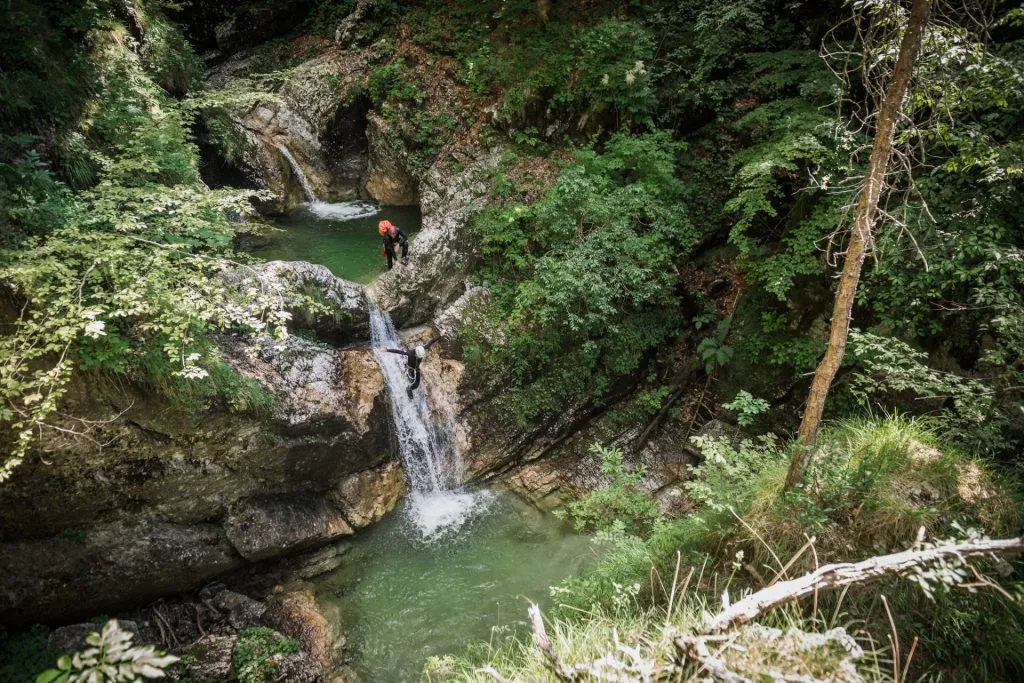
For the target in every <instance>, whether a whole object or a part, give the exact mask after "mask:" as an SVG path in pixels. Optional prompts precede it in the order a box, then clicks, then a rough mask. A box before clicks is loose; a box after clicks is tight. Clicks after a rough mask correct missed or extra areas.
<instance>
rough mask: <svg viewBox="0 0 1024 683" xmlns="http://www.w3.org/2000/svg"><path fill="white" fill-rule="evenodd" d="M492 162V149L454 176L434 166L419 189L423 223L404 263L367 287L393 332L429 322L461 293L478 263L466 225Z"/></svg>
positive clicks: (479, 203)
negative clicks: (388, 316) (390, 321)
mask: <svg viewBox="0 0 1024 683" xmlns="http://www.w3.org/2000/svg"><path fill="white" fill-rule="evenodd" d="M498 159H499V155H498V152H497V150H495V151H492V152H490V153H487V154H483V155H482V156H481V157H479V158H477V159H476V160H475V161H473V162H472V163H471V164H469V165H468V166H467V167H466V168H465V169H463V170H462V171H460V172H458V173H457V174H455V175H452V174H451V172H450V171H449V170H448V168H447V165H446V164H443V163H441V164H435V165H434V166H433V167H432V168H431V170H430V172H429V173H428V174H427V178H426V179H425V180H424V181H423V183H422V184H421V186H420V209H421V211H422V217H423V222H422V224H421V227H420V231H419V233H417V235H416V237H415V238H413V240H412V243H411V245H410V250H409V255H410V259H409V263H408V265H406V266H403V267H402V268H394V269H392V270H390V271H388V272H386V273H384V274H383V275H381V276H380V277H379V278H377V281H376V282H375V283H374V285H373V290H374V295H375V296H376V298H377V302H378V303H379V304H380V306H381V308H383V309H385V310H387V311H388V312H390V314H391V317H392V319H393V320H394V321H395V325H397V326H398V327H410V326H413V325H419V324H423V323H426V322H429V321H431V320H432V319H433V318H434V317H435V316H437V315H440V314H441V313H442V312H443V311H444V310H445V309H446V308H447V307H448V305H449V304H451V303H452V302H454V301H455V300H456V299H458V298H459V297H461V296H462V295H463V294H464V293H465V292H466V290H467V285H466V277H467V276H468V275H469V273H470V271H471V269H472V268H473V266H474V265H475V264H476V262H477V259H478V258H479V247H478V244H477V243H478V240H477V239H476V238H475V236H474V235H473V234H472V226H471V225H470V220H471V217H472V215H473V213H474V212H475V211H476V210H477V209H478V208H480V206H482V203H483V201H484V195H485V187H484V179H485V177H486V175H487V173H488V172H489V171H490V170H491V169H493V168H494V167H495V166H496V165H497V163H498Z"/></svg>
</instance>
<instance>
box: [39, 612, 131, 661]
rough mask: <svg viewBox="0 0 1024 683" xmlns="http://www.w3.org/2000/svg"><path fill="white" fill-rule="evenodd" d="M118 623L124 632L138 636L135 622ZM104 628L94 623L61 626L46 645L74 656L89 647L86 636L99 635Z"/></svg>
mask: <svg viewBox="0 0 1024 683" xmlns="http://www.w3.org/2000/svg"><path fill="white" fill-rule="evenodd" d="M118 623H119V624H120V625H121V629H122V630H124V631H128V632H130V633H134V634H135V635H136V636H138V634H139V626H138V624H136V623H135V622H134V621H129V620H127V619H119V620H118ZM102 628H103V625H102V624H95V623H92V622H89V623H86V624H70V625H68V626H61V627H59V628H55V629H54V630H53V633H51V634H50V637H49V638H47V640H46V643H47V645H49V646H50V649H51V650H54V651H56V652H60V653H61V654H65V655H73V654H74V653H76V652H78V651H79V650H84V649H85V648H86V647H88V644H87V643H86V642H85V638H86V636H88V635H89V634H90V633H99V632H100V630H101V629H102ZM137 644H139V643H137Z"/></svg>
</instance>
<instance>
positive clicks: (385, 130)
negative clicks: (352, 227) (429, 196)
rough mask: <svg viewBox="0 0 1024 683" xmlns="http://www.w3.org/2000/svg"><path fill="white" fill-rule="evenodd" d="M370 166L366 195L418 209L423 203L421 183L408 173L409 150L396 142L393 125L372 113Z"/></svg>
mask: <svg viewBox="0 0 1024 683" xmlns="http://www.w3.org/2000/svg"><path fill="white" fill-rule="evenodd" d="M366 137H367V141H368V143H369V150H370V153H369V167H368V169H367V180H366V192H367V193H368V194H369V195H370V196H371V197H373V198H374V199H376V200H377V201H378V202H380V203H381V204H390V205H392V206H415V205H417V204H418V203H419V181H417V180H416V178H414V177H413V176H412V174H410V173H409V171H408V158H407V153H406V150H405V147H404V146H403V145H402V143H401V142H396V141H395V139H396V138H397V133H395V132H394V131H392V130H391V124H389V123H388V122H387V121H385V120H384V119H383V118H381V117H380V116H377V115H376V114H371V115H370V117H369V119H368V121H367V127H366Z"/></svg>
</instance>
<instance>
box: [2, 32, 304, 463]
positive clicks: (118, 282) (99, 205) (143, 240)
mask: <svg viewBox="0 0 1024 683" xmlns="http://www.w3.org/2000/svg"><path fill="white" fill-rule="evenodd" d="M168 30H170V29H168ZM124 31H125V29H123V28H121V27H118V26H113V27H112V28H110V30H109V31H108V32H106V33H103V32H100V33H97V34H96V35H95V36H94V38H93V43H92V49H93V52H92V53H89V55H88V56H86V55H85V54H84V53H83V54H82V59H86V60H88V59H92V60H94V62H93V63H92V68H93V69H94V70H95V72H96V73H98V74H100V75H102V77H103V79H104V83H105V87H104V89H103V90H102V91H101V92H98V93H97V94H96V95H95V99H94V101H93V105H92V108H91V109H90V114H89V116H88V117H85V118H83V119H82V120H81V121H79V122H77V124H76V125H77V128H76V130H78V131H81V134H83V135H84V137H85V139H87V140H88V141H89V144H88V147H87V148H86V151H87V154H88V158H89V160H90V163H91V164H93V166H94V167H95V168H96V170H97V174H96V179H95V184H93V185H92V186H91V187H89V188H88V189H85V190H81V191H79V192H77V193H75V192H72V191H71V190H70V189H69V188H68V187H66V186H65V185H64V184H62V183H61V182H59V181H58V180H57V179H56V178H55V177H54V176H53V175H52V174H51V172H50V169H49V168H48V166H47V164H46V163H45V162H43V160H42V159H41V157H40V156H39V155H38V154H37V153H36V151H35V150H34V149H32V148H30V147H28V145H29V144H31V143H32V142H33V139H32V138H25V137H15V138H11V139H10V140H9V141H7V145H8V147H7V149H9V150H11V151H13V152H14V153H16V154H20V157H18V158H15V160H13V161H10V162H6V161H2V160H0V196H2V197H3V198H4V199H5V200H6V201H5V203H4V204H5V205H4V209H3V210H2V211H0V220H2V221H3V222H4V224H5V228H10V229H9V230H6V229H5V239H4V242H3V247H4V249H3V250H2V251H0V279H2V280H3V281H4V282H5V283H6V284H7V296H8V297H9V298H10V301H11V302H12V303H13V304H14V309H13V310H15V311H19V314H16V316H17V317H16V320H14V321H12V322H14V323H15V324H14V325H12V326H11V327H10V328H8V331H7V334H5V335H4V336H3V337H0V355H2V356H3V357H4V358H5V363H4V365H3V367H2V368H0V401H2V402H0V425H2V426H3V428H4V430H5V431H6V432H8V433H9V434H10V437H9V438H10V443H11V444H12V446H11V448H10V450H9V451H8V453H7V459H6V460H5V463H4V465H3V469H2V472H0V479H3V478H6V477H7V476H8V475H9V472H10V468H12V467H14V466H16V465H17V464H18V462H20V460H21V458H22V457H23V455H24V453H25V452H26V451H27V449H28V448H29V446H30V445H31V443H32V440H33V438H34V437H35V435H36V434H38V433H39V431H41V430H44V429H46V428H47V424H48V423H47V420H48V419H49V417H50V416H51V415H52V414H53V413H54V411H55V410H56V409H57V406H58V403H59V401H60V399H61V397H62V396H63V394H64V392H65V391H66V388H67V383H68V382H69V380H70V378H71V376H72V374H73V373H74V372H75V371H77V370H78V369H82V368H98V369H103V370H107V371H112V372H116V373H127V374H134V375H135V376H136V377H138V375H139V374H140V371H142V370H143V368H144V367H145V366H147V365H149V366H151V367H152V366H153V364H152V362H151V361H149V360H147V358H151V355H150V354H151V353H152V351H153V350H154V349H155V350H156V353H159V354H163V357H164V359H165V362H164V363H163V365H162V371H163V373H164V376H165V377H167V376H172V377H175V378H177V379H180V380H183V381H191V380H203V379H205V378H210V376H211V370H212V371H214V372H215V373H218V376H217V377H213V378H211V380H210V381H211V384H212V385H214V387H218V388H217V389H214V391H213V393H214V394H217V393H219V394H220V395H223V396H226V397H227V400H228V402H229V403H233V404H234V406H235V407H237V408H240V409H243V408H244V409H249V408H251V407H254V406H261V407H266V406H265V404H266V396H265V394H262V395H261V394H260V393H259V391H258V390H257V389H256V388H255V387H253V386H250V385H247V384H246V383H245V382H244V381H242V380H240V379H231V378H230V377H229V376H228V375H227V374H225V373H224V372H223V366H222V365H218V363H217V361H216V359H214V358H212V356H211V357H210V358H209V359H205V358H204V352H205V353H206V355H207V356H210V345H209V343H208V342H206V341H205V335H206V334H207V333H208V332H209V331H214V330H225V329H236V330H247V331H250V332H256V333H269V332H271V331H273V332H274V333H276V334H279V335H280V334H283V333H284V327H283V325H284V323H285V322H286V320H287V319H288V314H287V312H286V311H284V310H282V306H283V304H282V294H283V292H270V291H267V290H266V289H264V288H262V287H260V286H258V285H257V284H255V283H249V282H246V281H245V279H244V278H243V280H242V283H241V284H239V285H237V286H235V287H233V288H229V287H227V286H226V284H224V282H223V280H222V279H221V273H222V272H223V271H224V270H226V269H229V268H236V267H238V266H239V264H237V263H233V262H232V261H231V260H230V259H229V258H228V257H229V256H230V246H231V241H232V239H233V236H234V231H233V229H232V226H231V223H230V222H229V217H233V216H243V215H245V214H247V213H249V212H250V211H251V205H250V202H249V199H250V193H245V192H237V191H231V190H218V191H211V190H209V189H207V188H206V187H205V186H204V185H203V184H202V183H201V182H200V180H199V174H198V171H197V156H196V150H195V147H194V146H193V145H192V144H191V143H190V142H189V140H188V137H187V134H186V128H185V126H186V123H187V122H188V121H189V120H191V116H192V113H193V111H194V109H193V108H191V107H190V106H188V105H186V106H182V105H180V104H179V103H178V102H177V101H175V100H173V99H171V98H170V97H169V96H168V94H167V92H166V91H165V90H163V89H162V88H161V87H160V86H159V85H158V84H157V83H156V82H155V81H154V80H153V78H152V76H151V75H150V74H148V73H147V71H146V64H145V60H144V59H143V58H142V57H141V56H140V55H139V54H138V53H137V52H135V51H133V49H131V47H132V46H133V43H132V41H130V40H125V39H124ZM5 438H6V437H5Z"/></svg>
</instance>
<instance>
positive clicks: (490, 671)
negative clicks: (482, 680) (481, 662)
mask: <svg viewBox="0 0 1024 683" xmlns="http://www.w3.org/2000/svg"><path fill="white" fill-rule="evenodd" d="M476 672H477V673H478V674H485V675H487V676H490V677H491V678H493V679H494V680H495V681H497V682H498V683H510V682H509V680H508V679H507V678H505V677H504V676H502V675H501V674H500V673H498V671H497V669H495V668H494V667H493V666H485V667H483V668H482V669H477V670H476Z"/></svg>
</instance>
